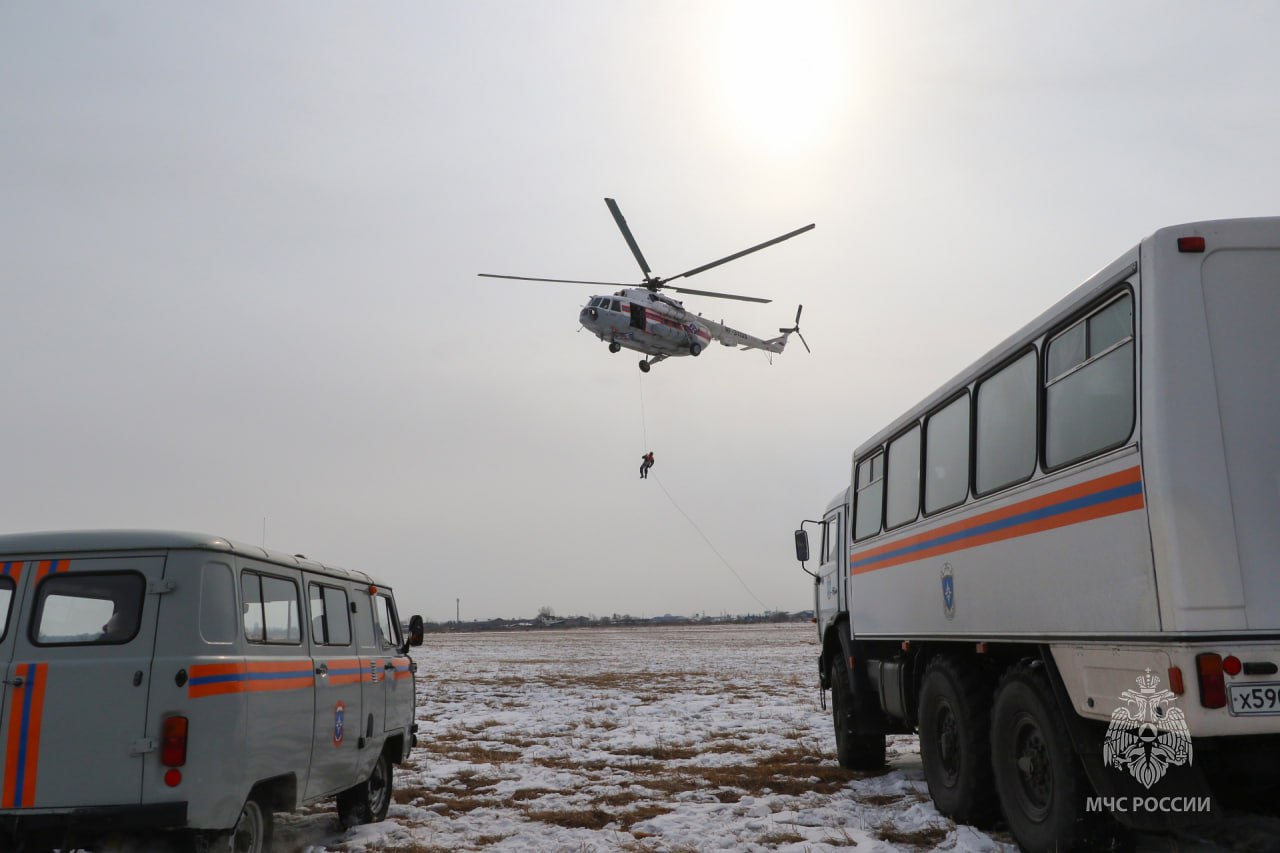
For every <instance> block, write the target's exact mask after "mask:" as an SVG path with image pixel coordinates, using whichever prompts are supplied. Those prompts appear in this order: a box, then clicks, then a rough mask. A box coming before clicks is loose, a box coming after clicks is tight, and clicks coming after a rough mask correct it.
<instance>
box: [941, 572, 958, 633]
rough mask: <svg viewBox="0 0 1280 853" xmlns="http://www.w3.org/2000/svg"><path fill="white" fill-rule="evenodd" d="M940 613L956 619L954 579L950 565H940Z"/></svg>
mask: <svg viewBox="0 0 1280 853" xmlns="http://www.w3.org/2000/svg"><path fill="white" fill-rule="evenodd" d="M942 612H943V613H945V614H946V615H947V618H948V619H954V618H956V579H955V575H954V573H953V572H952V570H951V564H950V563H943V564H942Z"/></svg>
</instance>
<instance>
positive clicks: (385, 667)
mask: <svg viewBox="0 0 1280 853" xmlns="http://www.w3.org/2000/svg"><path fill="white" fill-rule="evenodd" d="M395 668H396V665H395V664H393V663H389V664H387V665H386V666H384V667H383V669H385V670H386V671H387V672H392V671H394V670H395Z"/></svg>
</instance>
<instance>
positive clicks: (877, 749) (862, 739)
mask: <svg viewBox="0 0 1280 853" xmlns="http://www.w3.org/2000/svg"><path fill="white" fill-rule="evenodd" d="M828 675H829V676H830V677H829V681H830V683H831V721H832V722H833V723H834V724H835V730H836V760H837V761H839V762H840V766H841V767H843V768H845V769H847V770H879V769H880V768H881V767H883V766H884V734H883V733H882V732H872V733H867V732H862V731H859V728H858V720H857V715H856V714H855V713H854V705H853V690H852V689H851V687H850V684H849V667H848V666H846V665H845V662H844V660H843V659H842V658H834V659H832V661H831V671H830V672H829V673H828Z"/></svg>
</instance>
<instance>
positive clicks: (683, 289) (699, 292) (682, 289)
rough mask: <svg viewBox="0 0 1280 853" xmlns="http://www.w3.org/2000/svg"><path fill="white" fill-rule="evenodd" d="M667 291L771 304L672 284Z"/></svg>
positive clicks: (756, 298) (752, 297)
mask: <svg viewBox="0 0 1280 853" xmlns="http://www.w3.org/2000/svg"><path fill="white" fill-rule="evenodd" d="M666 289H667V290H674V291H675V292H676V293H692V294H694V295H695V296H714V297H716V298H717V299H737V300H738V301H740V302H772V301H773V300H772V299H761V298H760V297H759V296H738V295H736V294H733V293H716V292H715V291H714V290H693V289H691V288H688V287H676V286H675V285H673V284H669V285H667V286H666Z"/></svg>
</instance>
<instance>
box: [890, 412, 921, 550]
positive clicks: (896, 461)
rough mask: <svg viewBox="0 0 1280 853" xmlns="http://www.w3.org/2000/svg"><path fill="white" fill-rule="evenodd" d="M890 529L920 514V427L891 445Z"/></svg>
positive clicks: (896, 439) (914, 428)
mask: <svg viewBox="0 0 1280 853" xmlns="http://www.w3.org/2000/svg"><path fill="white" fill-rule="evenodd" d="M887 491H888V497H887V499H886V506H885V511H884V526H885V527H886V528H894V527H901V526H902V525H904V524H907V523H909V522H912V521H915V520H916V518H917V517H918V516H919V515H920V427H918V426H914V427H912V428H911V429H910V430H909V431H908V432H905V433H903V434H902V435H900V436H898V437H897V438H895V439H894V440H893V441H892V442H890V443H889V472H888V485H887Z"/></svg>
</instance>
